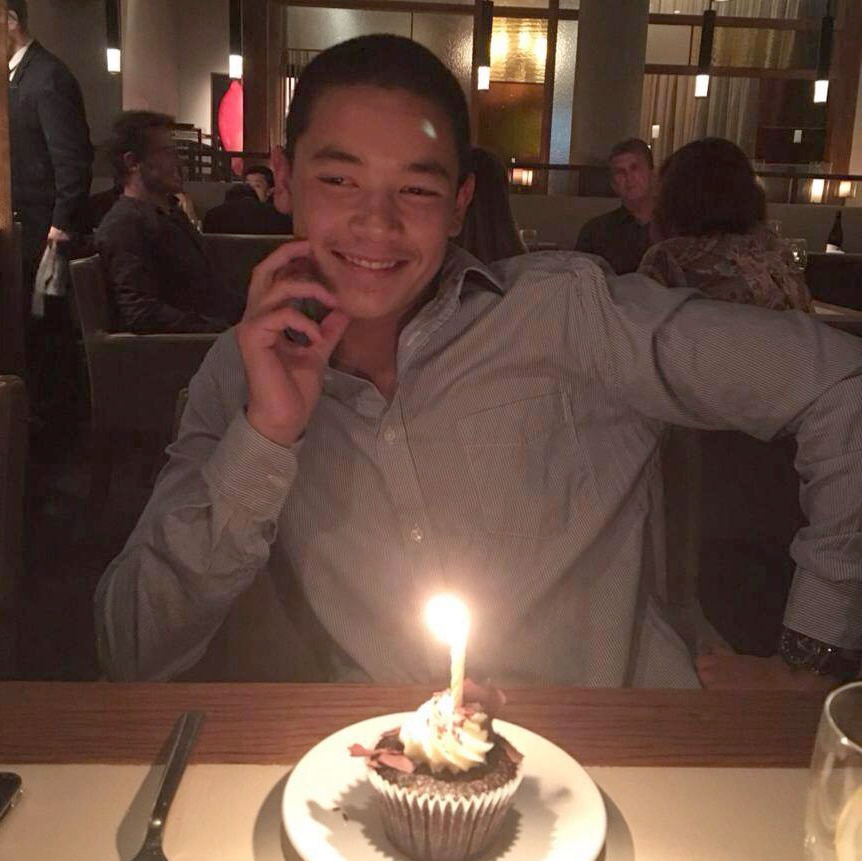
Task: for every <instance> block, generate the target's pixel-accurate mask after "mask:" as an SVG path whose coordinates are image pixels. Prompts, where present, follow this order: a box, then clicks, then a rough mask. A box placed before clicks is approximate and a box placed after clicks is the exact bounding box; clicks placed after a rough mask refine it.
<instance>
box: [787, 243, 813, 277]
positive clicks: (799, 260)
mask: <svg viewBox="0 0 862 861" xmlns="http://www.w3.org/2000/svg"><path fill="white" fill-rule="evenodd" d="M787 246H788V248H789V249H790V253H791V254H792V255H793V262H794V263H795V264H796V268H797V269H799V270H800V272H804V271H805V267H806V266H807V265H808V243H807V242H806V241H805V240H804V239H788V240H787Z"/></svg>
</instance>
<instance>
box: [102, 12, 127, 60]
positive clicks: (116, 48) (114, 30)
mask: <svg viewBox="0 0 862 861" xmlns="http://www.w3.org/2000/svg"><path fill="white" fill-rule="evenodd" d="M105 26H106V30H107V45H108V71H109V72H110V73H111V74H112V75H119V74H120V72H121V71H122V70H123V54H122V39H121V36H120V0H105Z"/></svg>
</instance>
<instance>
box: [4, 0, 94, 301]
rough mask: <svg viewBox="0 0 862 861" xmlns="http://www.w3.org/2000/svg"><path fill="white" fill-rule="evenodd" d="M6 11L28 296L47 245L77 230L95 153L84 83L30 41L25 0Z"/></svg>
mask: <svg viewBox="0 0 862 861" xmlns="http://www.w3.org/2000/svg"><path fill="white" fill-rule="evenodd" d="M6 5H7V8H8V16H7V33H6V52H7V58H8V60H9V121H10V139H11V149H12V208H13V209H14V210H15V212H16V213H17V216H18V218H19V219H20V221H21V225H22V264H23V270H24V272H23V274H24V283H25V284H26V286H27V290H28V296H29V291H30V290H32V285H33V276H34V275H35V272H36V268H37V266H38V264H39V259H40V257H41V255H42V251H43V250H44V247H45V243H46V241H48V240H51V241H57V242H68V241H69V240H70V239H71V238H72V237H73V235H74V234H75V233H76V232H77V230H78V229H79V219H80V218H81V216H82V214H83V208H84V205H85V204H86V201H87V196H88V194H89V191H90V181H91V179H92V166H93V148H92V146H91V144H90V130H89V128H88V126H87V118H86V114H85V111H84V99H83V97H82V95H81V88H80V87H79V86H78V82H77V81H76V80H75V78H74V76H73V75H72V73H71V72H70V71H69V69H68V68H66V66H65V65H64V63H63V62H62V61H61V60H59V59H58V58H57V57H55V56H54V55H53V54H51V53H50V52H48V51H46V50H45V48H43V47H42V46H41V45H40V44H39V43H38V42H36V41H35V40H34V39H33V37H32V36H31V35H30V31H29V29H28V20H27V18H28V16H27V2H26V0H7V4H6ZM26 307H27V308H29V301H28V302H27V304H26Z"/></svg>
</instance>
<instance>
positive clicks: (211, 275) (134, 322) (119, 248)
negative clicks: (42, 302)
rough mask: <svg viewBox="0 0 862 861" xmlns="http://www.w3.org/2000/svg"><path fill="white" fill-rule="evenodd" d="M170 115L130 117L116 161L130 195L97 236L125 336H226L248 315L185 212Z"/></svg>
mask: <svg viewBox="0 0 862 861" xmlns="http://www.w3.org/2000/svg"><path fill="white" fill-rule="evenodd" d="M173 126H174V120H173V119H172V118H171V117H169V116H167V115H166V114H157V113H153V112H150V111H127V112H125V113H124V114H123V115H122V116H120V117H119V118H118V119H117V121H116V122H115V123H114V127H113V136H112V139H111V142H110V149H109V151H110V157H111V162H112V164H113V167H114V171H115V178H116V181H117V183H118V184H121V185H122V187H123V194H122V195H121V196H120V198H119V199H118V200H117V202H116V203H115V204H114V205H113V207H112V208H111V209H110V210H109V212H108V214H107V215H106V216H105V218H104V219H103V221H102V223H101V224H100V225H99V227H98V229H97V230H96V248H97V250H98V252H99V255H100V256H101V259H102V264H103V267H104V271H105V277H106V280H107V284H108V291H109V296H110V299H111V304H112V307H113V310H114V314H115V319H116V328H117V330H118V331H128V332H141V333H148V332H220V331H222V330H223V329H226V328H228V326H230V325H232V324H233V323H235V322H236V321H237V320H238V319H239V317H240V315H241V313H242V302H241V299H240V297H238V296H237V295H236V294H234V293H231V292H230V290H229V289H228V287H227V285H226V284H225V283H224V282H223V280H222V275H221V273H219V272H217V271H216V270H215V269H214V267H213V266H212V264H211V263H210V262H209V260H208V259H207V256H206V250H205V248H204V244H203V240H202V239H201V237H200V234H199V233H198V231H197V230H196V229H195V228H194V227H193V225H192V224H191V222H190V221H189V219H188V217H187V216H186V214H185V212H183V210H182V208H181V207H180V206H179V204H178V202H177V199H176V197H175V195H176V194H177V193H178V192H180V191H181V190H182V184H181V183H182V179H181V174H180V172H179V169H178V164H177V153H176V147H175V145H174V141H173V134H172V129H173Z"/></svg>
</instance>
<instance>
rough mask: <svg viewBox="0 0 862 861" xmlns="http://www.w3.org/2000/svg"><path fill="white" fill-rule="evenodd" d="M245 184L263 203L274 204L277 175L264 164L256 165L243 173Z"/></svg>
mask: <svg viewBox="0 0 862 861" xmlns="http://www.w3.org/2000/svg"><path fill="white" fill-rule="evenodd" d="M242 180H243V182H244V183H245V184H246V185H247V186H249V188H251V189H252V190H253V191H254V193H255V194H256V195H257V199H258V200H259V201H260V202H261V203H270V204H271V203H272V196H273V194H274V192H275V174H273V172H272V169H271V168H268V167H267V166H266V165H264V164H254V165H252V166H251V167H247V168H246V169H245V170H244V171H243V173H242Z"/></svg>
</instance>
